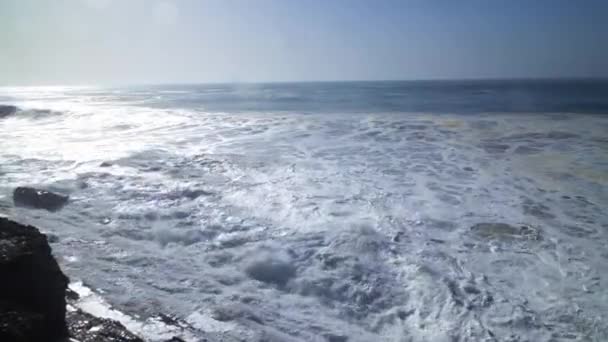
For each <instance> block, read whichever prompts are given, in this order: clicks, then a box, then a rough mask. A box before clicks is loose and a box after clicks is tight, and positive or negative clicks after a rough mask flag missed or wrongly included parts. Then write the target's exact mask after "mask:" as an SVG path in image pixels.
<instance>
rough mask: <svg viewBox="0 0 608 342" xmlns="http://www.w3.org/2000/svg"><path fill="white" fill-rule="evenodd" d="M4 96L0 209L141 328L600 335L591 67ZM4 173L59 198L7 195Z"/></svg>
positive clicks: (603, 244)
mask: <svg viewBox="0 0 608 342" xmlns="http://www.w3.org/2000/svg"><path fill="white" fill-rule="evenodd" d="M0 104H6V105H15V106H17V107H18V108H19V110H18V111H17V112H16V113H15V114H13V115H9V116H7V117H4V118H1V119H0V214H1V215H6V216H9V217H12V218H14V219H16V220H18V221H21V222H24V223H29V224H34V225H36V226H38V227H40V228H42V229H43V230H44V231H45V232H46V233H47V234H50V236H51V237H52V238H51V241H52V247H53V251H54V253H55V255H56V256H57V258H58V260H59V262H60V264H61V266H62V268H63V269H64V271H65V272H66V273H67V274H68V275H69V277H70V279H71V281H72V288H73V289H75V290H76V291H78V292H79V293H81V300H80V303H79V306H80V307H81V308H83V309H85V310H87V311H91V312H95V313H97V314H102V315H105V316H108V317H112V318H115V319H119V320H121V321H122V322H123V323H125V324H126V325H127V326H128V327H130V328H131V329H134V330H135V331H136V332H138V333H139V334H141V335H142V336H144V337H145V338H146V339H148V340H151V341H157V340H158V341H160V340H163V339H164V338H167V337H168V336H173V335H176V334H177V335H182V336H183V338H184V339H185V340H188V341H198V340H202V339H203V338H208V339H209V340H211V341H216V340H217V341H330V342H337V341H340V342H343V341H348V342H360V341H408V342H409V341H411V342H418V341H429V342H430V341H440V342H443V341H446V342H447V341H607V340H608V210H607V209H608V115H607V114H608V81H602V80H537V81H424V82H422V81H420V82H327V83H275V84H208V85H154V86H129V87H126V86H123V87H37V88H32V87H4V88H1V89H0ZM20 185H29V186H36V187H40V188H45V189H49V190H52V191H56V192H60V193H63V194H68V195H69V196H70V202H69V204H68V205H67V206H65V207H64V208H63V209H62V210H61V211H57V212H47V211H43V210H33V209H28V208H21V207H15V206H14V205H13V201H12V191H13V189H14V188H15V187H17V186H20ZM159 315H160V316H159ZM159 317H160V318H159ZM163 317H164V318H163ZM168 317H170V319H169V318H168Z"/></svg>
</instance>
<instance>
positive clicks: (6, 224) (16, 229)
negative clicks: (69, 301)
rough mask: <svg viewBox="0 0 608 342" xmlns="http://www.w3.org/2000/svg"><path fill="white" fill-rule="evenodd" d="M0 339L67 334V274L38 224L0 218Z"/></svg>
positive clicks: (48, 338) (52, 337)
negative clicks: (57, 260)
mask: <svg viewBox="0 0 608 342" xmlns="http://www.w3.org/2000/svg"><path fill="white" fill-rule="evenodd" d="M0 279H1V281H0V341H24V342H25V341H53V340H56V339H59V338H64V337H66V336H67V335H68V331H67V328H66V322H65V312H66V310H65V307H66V302H65V291H66V288H67V284H68V278H67V277H66V276H65V275H64V274H63V273H62V272H61V269H59V265H57V262H56V261H55V259H54V258H53V256H52V255H51V248H50V246H49V244H48V242H47V238H46V236H45V235H44V234H41V233H40V232H39V231H38V230H37V229H36V228H34V227H31V226H25V225H21V224H19V223H16V222H13V221H10V220H8V219H6V218H0Z"/></svg>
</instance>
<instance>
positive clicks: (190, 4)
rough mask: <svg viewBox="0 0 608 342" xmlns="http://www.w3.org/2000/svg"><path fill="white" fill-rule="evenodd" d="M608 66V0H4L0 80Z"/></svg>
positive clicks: (261, 77)
mask: <svg viewBox="0 0 608 342" xmlns="http://www.w3.org/2000/svg"><path fill="white" fill-rule="evenodd" d="M501 77H507V78H517V77H608V0H400V1H389V0H235V1H231V0H183V1H180V0H38V1H36V0H0V84H4V85H13V84H14V85H17V84H100V83H104V84H105V83H149V82H218V81H219V82H223V81H225V82H234V81H297V80H362V79H434V78H501Z"/></svg>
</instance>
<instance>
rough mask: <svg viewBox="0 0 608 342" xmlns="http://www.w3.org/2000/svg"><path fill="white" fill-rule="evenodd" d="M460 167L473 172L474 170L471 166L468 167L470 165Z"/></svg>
mask: <svg viewBox="0 0 608 342" xmlns="http://www.w3.org/2000/svg"><path fill="white" fill-rule="evenodd" d="M462 169H463V170H465V171H468V172H473V171H475V170H473V168H472V167H470V166H465V167H463V168H462Z"/></svg>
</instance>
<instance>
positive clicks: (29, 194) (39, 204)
mask: <svg viewBox="0 0 608 342" xmlns="http://www.w3.org/2000/svg"><path fill="white" fill-rule="evenodd" d="M68 199H69V197H68V196H65V195H59V194H55V193H52V192H49V191H46V190H39V189H34V188H29V187H22V186H20V187H18V188H16V189H15V191H14V192H13V202H14V203H15V206H21V207H30V208H36V209H46V210H48V211H57V210H59V209H61V208H63V206H64V205H65V204H66V203H67V202H68Z"/></svg>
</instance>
